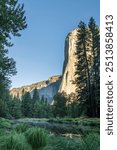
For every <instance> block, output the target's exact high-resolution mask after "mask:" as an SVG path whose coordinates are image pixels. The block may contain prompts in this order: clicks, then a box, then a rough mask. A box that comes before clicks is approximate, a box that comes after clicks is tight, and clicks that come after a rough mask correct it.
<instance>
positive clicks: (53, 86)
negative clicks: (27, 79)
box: [10, 76, 61, 103]
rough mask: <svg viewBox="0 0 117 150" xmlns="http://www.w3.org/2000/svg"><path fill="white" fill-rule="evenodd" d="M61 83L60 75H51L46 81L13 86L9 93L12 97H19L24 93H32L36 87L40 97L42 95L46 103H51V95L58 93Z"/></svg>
mask: <svg viewBox="0 0 117 150" xmlns="http://www.w3.org/2000/svg"><path fill="white" fill-rule="evenodd" d="M60 83H61V76H52V77H50V78H49V79H48V80H46V81H41V82H37V83H34V84H31V85H27V86H22V87H20V88H13V89H12V90H11V91H10V93H11V95H12V96H13V97H14V96H15V97H19V98H21V96H22V95H23V94H24V93H25V92H30V94H31V96H32V95H33V91H34V89H35V88H36V89H38V92H39V96H40V98H41V97H42V96H44V98H46V99H47V101H48V103H51V101H52V100H53V96H54V95H56V94H57V93H58V90H59V88H60Z"/></svg>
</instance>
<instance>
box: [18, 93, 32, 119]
mask: <svg viewBox="0 0 117 150" xmlns="http://www.w3.org/2000/svg"><path fill="white" fill-rule="evenodd" d="M21 108H22V114H23V115H24V116H25V117H32V99H31V95H30V93H29V92H26V93H25V94H24V95H23V96H22V104H21Z"/></svg>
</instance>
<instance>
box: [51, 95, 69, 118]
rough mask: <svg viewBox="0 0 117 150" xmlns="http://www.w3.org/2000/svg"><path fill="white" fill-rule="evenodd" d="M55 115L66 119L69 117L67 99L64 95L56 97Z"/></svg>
mask: <svg viewBox="0 0 117 150" xmlns="http://www.w3.org/2000/svg"><path fill="white" fill-rule="evenodd" d="M53 99H54V104H53V113H54V115H55V117H57V116H58V117H64V116H66V115H67V107H66V101H67V100H66V97H65V96H64V95H63V94H62V93H58V94H56V95H55V96H54V98H53Z"/></svg>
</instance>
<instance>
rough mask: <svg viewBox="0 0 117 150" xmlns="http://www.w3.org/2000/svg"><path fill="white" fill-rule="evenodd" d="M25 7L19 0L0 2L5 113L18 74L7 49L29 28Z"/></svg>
mask: <svg viewBox="0 0 117 150" xmlns="http://www.w3.org/2000/svg"><path fill="white" fill-rule="evenodd" d="M23 7H24V6H23V5H20V4H18V0H1V1H0V101H1V105H2V106H3V105H4V107H2V108H4V112H3V113H5V110H6V109H7V108H8V106H7V102H6V101H5V100H6V99H7V98H8V97H7V96H6V95H7V94H8V89H9V86H10V83H11V80H10V77H11V76H13V75H15V74H16V68H15V61H14V60H13V58H9V57H8V50H7V49H6V47H9V46H12V45H13V44H12V43H11V42H10V40H11V38H12V36H20V31H21V30H23V29H25V28H26V26H27V25H26V17H25V15H24V13H25V11H24V10H23ZM3 113H2V112H1V114H3ZM6 113H7V112H6ZM4 117H6V115H5V116H4Z"/></svg>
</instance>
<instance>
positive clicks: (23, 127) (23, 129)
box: [15, 123, 28, 133]
mask: <svg viewBox="0 0 117 150" xmlns="http://www.w3.org/2000/svg"><path fill="white" fill-rule="evenodd" d="M27 129H28V125H27V124H25V123H21V124H19V125H17V126H16V128H15V130H16V131H17V132H18V133H24V132H26V130H27Z"/></svg>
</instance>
